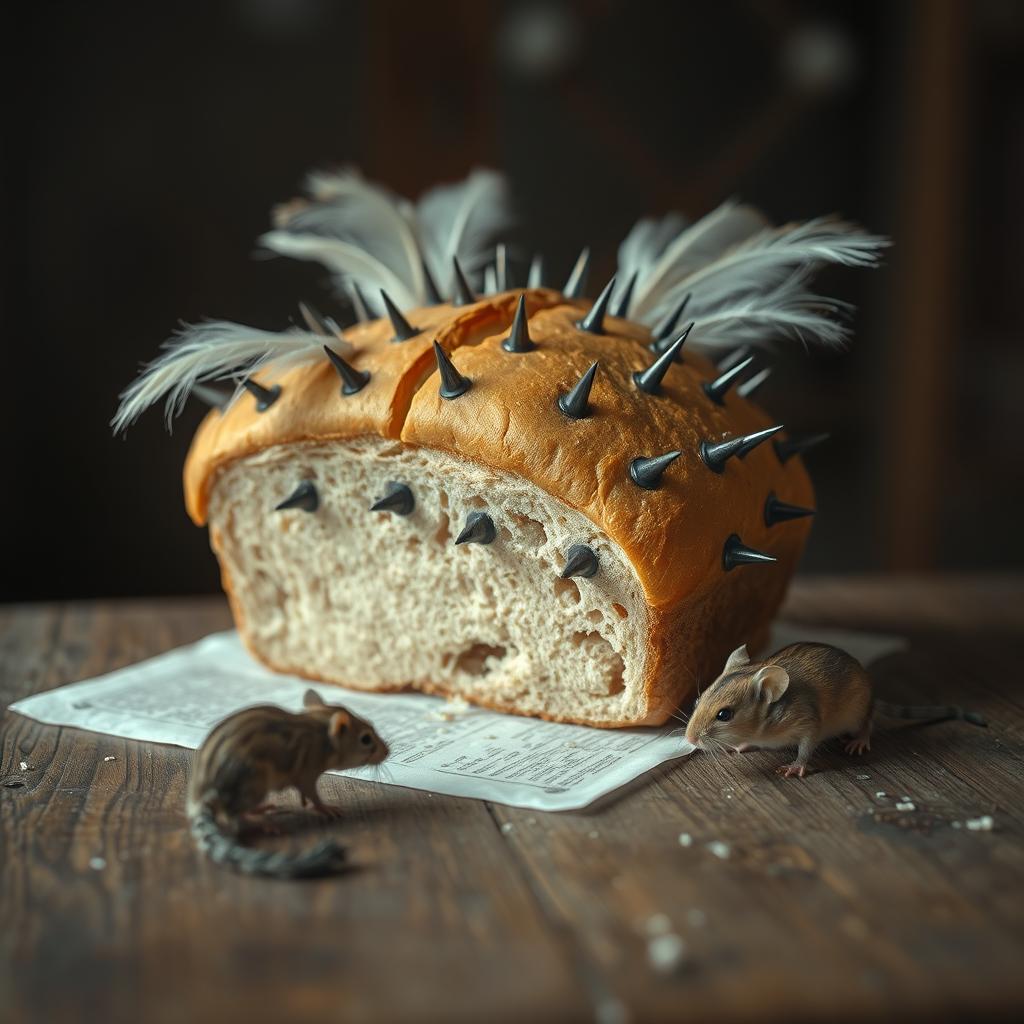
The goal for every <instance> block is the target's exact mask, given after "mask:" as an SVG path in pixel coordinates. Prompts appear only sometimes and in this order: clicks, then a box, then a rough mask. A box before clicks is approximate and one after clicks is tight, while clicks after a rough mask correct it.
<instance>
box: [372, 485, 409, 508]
mask: <svg viewBox="0 0 1024 1024" xmlns="http://www.w3.org/2000/svg"><path fill="white" fill-rule="evenodd" d="M415 507H416V499H415V498H414V497H413V496H412V491H411V490H409V488H408V487H407V486H406V485H405V484H400V483H398V481H397V480H389V481H388V492H387V494H385V495H384V497H383V498H378V499H377V500H376V501H375V502H374V503H373V504H372V505H371V506H370V511H371V512H394V513H395V515H396V516H408V515H411V514H412V510H413V509H414V508H415Z"/></svg>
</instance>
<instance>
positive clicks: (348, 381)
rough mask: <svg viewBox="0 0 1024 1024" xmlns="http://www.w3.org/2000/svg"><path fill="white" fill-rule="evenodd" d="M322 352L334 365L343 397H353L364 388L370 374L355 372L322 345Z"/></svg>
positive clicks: (331, 350)
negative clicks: (339, 379) (340, 383)
mask: <svg viewBox="0 0 1024 1024" xmlns="http://www.w3.org/2000/svg"><path fill="white" fill-rule="evenodd" d="M324 352H326V353H327V358H328V359H330V361H331V362H332V363H333V364H334V368H335V370H337V371H338V376H339V377H340V378H341V380H342V386H341V393H342V394H343V395H346V396H347V395H354V394H356V392H358V391H362V390H363V388H365V387H366V385H367V384H368V383H369V381H370V374H369V373H368V372H367V371H366V370H357V369H356V368H355V367H354V366H352V365H351V364H350V363H348V362H347V361H346V360H345V359H343V358H342V357H341V356H340V355H338V353H337V352H335V351H334V349H332V348H329V347H328V346H327V345H324Z"/></svg>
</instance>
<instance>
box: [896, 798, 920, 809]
mask: <svg viewBox="0 0 1024 1024" xmlns="http://www.w3.org/2000/svg"><path fill="white" fill-rule="evenodd" d="M896 810H897V811H916V810H917V807H916V806H915V805H914V804H913V803H912V802H911V801H910V800H901V801H900V802H899V803H898V804H896Z"/></svg>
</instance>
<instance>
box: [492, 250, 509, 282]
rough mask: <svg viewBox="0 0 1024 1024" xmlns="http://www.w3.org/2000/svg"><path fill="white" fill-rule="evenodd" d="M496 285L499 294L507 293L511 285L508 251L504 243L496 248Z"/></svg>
mask: <svg viewBox="0 0 1024 1024" xmlns="http://www.w3.org/2000/svg"><path fill="white" fill-rule="evenodd" d="M494 283H495V285H496V286H497V289H498V291H499V292H507V291H508V290H509V288H510V287H511V285H510V284H509V280H508V249H507V247H506V246H505V243H504V242H499V243H498V244H497V245H496V246H495V248H494Z"/></svg>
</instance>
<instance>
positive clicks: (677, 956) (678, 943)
mask: <svg viewBox="0 0 1024 1024" xmlns="http://www.w3.org/2000/svg"><path fill="white" fill-rule="evenodd" d="M685 960H686V943H685V942H683V940H682V939H681V938H679V936H678V935H674V934H672V933H671V932H670V933H669V934H667V935H656V936H654V937H653V938H652V939H649V940H648V942H647V962H648V963H649V964H650V965H651V967H653V968H654V970H656V971H658V972H659V973H660V974H672V973H674V972H675V971H677V970H679V968H680V967H681V966H682V965H683V963H684V962H685Z"/></svg>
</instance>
